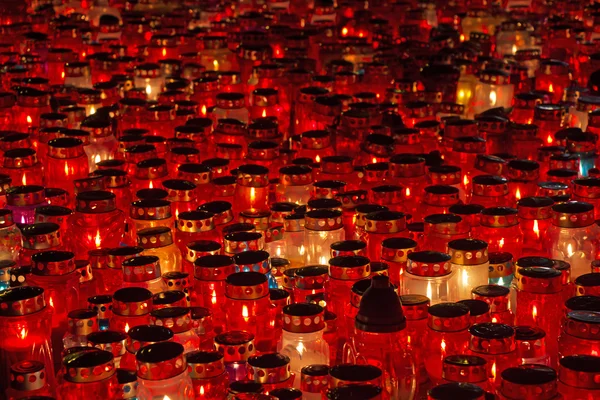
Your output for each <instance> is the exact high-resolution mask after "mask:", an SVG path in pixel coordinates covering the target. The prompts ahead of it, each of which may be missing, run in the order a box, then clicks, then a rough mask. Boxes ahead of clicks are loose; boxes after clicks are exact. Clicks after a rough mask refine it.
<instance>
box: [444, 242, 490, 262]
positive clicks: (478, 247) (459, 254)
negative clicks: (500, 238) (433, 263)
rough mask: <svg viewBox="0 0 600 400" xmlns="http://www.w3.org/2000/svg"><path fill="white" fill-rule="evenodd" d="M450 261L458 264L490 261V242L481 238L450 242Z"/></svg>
mask: <svg viewBox="0 0 600 400" xmlns="http://www.w3.org/2000/svg"><path fill="white" fill-rule="evenodd" d="M448 254H450V257H451V259H450V262H451V263H452V264H457V265H480V264H484V263H487V262H488V261H489V257H488V244H487V242H484V241H483V240H479V239H456V240H452V241H451V242H449V243H448Z"/></svg>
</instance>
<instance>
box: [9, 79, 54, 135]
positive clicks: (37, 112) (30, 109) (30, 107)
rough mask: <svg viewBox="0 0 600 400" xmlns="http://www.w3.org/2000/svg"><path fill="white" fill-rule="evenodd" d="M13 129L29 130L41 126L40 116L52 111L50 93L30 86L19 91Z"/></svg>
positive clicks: (19, 130)
mask: <svg viewBox="0 0 600 400" xmlns="http://www.w3.org/2000/svg"><path fill="white" fill-rule="evenodd" d="M13 111H14V115H15V116H16V118H15V119H14V120H13V124H14V125H13V129H15V130H16V131H17V132H28V131H29V130H30V129H34V128H37V127H39V126H40V116H41V115H42V114H45V113H49V112H51V109H50V93H48V92H45V91H43V90H39V89H34V88H30V87H22V88H19V89H18V91H17V104H16V105H15V107H14V110H13Z"/></svg>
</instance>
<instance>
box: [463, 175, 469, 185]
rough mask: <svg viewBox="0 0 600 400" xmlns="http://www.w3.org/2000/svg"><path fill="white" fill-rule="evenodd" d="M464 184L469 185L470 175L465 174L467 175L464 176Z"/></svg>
mask: <svg viewBox="0 0 600 400" xmlns="http://www.w3.org/2000/svg"><path fill="white" fill-rule="evenodd" d="M463 185H465V186H467V185H469V177H468V176H467V175H466V174H465V176H463Z"/></svg>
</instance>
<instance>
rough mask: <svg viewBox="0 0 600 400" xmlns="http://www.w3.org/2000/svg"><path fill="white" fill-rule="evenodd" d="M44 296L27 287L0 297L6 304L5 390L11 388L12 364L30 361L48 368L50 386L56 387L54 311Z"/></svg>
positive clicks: (1, 349) (3, 317) (2, 313)
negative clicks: (53, 336)
mask: <svg viewBox="0 0 600 400" xmlns="http://www.w3.org/2000/svg"><path fill="white" fill-rule="evenodd" d="M44 294H45V293H44V289H42V288H40V287H34V286H24V287H17V288H11V289H8V290H5V291H4V292H2V294H1V295H0V303H2V304H3V305H4V307H2V311H0V320H1V322H2V324H1V329H2V331H3V337H5V338H6V340H4V341H3V342H2V346H1V347H0V352H1V353H2V360H3V362H2V364H0V365H1V368H2V371H3V372H4V375H3V385H4V387H8V386H9V376H10V367H11V365H13V364H15V363H17V362H24V361H28V360H31V361H37V362H40V363H42V364H43V365H45V366H46V378H47V380H48V383H49V384H50V385H51V386H53V385H54V382H55V381H54V364H53V360H52V344H51V335H52V333H51V330H52V311H51V308H50V307H47V306H46V300H45V296H44Z"/></svg>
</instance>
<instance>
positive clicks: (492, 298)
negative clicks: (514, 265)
mask: <svg viewBox="0 0 600 400" xmlns="http://www.w3.org/2000/svg"><path fill="white" fill-rule="evenodd" d="M471 296H472V298H473V299H475V300H482V301H485V302H486V303H487V304H488V305H489V306H490V318H491V322H493V323H500V324H506V325H511V326H512V325H513V323H514V315H513V313H512V311H511V308H510V299H509V296H510V290H509V289H508V288H507V287H504V286H500V285H482V286H477V287H475V288H473V290H471Z"/></svg>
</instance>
